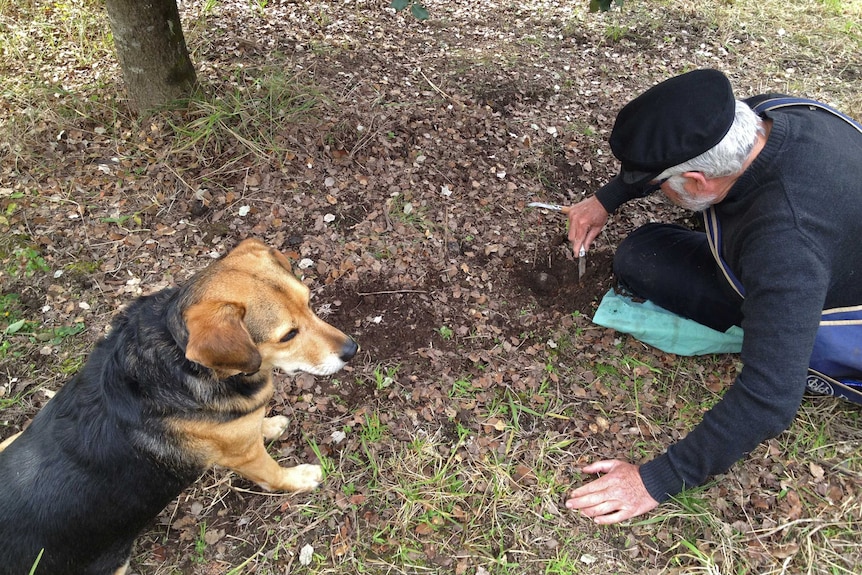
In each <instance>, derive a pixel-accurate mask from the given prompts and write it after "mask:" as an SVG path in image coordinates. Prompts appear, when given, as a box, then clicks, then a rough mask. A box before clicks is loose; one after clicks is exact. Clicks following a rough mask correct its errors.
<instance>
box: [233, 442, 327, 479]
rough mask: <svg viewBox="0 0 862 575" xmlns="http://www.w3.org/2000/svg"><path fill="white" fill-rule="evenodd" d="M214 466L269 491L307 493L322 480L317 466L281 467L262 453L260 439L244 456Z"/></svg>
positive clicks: (264, 452) (304, 464)
mask: <svg viewBox="0 0 862 575" xmlns="http://www.w3.org/2000/svg"><path fill="white" fill-rule="evenodd" d="M217 463H218V464H219V465H224V466H225V467H227V468H229V469H232V470H234V471H236V472H237V473H239V474H240V475H242V476H243V477H245V478H246V479H250V480H252V481H254V482H255V483H257V484H258V485H260V486H261V487H263V488H264V489H267V490H270V491H311V490H312V489H315V488H316V487H317V486H318V485H320V482H321V481H323V470H322V469H321V467H320V466H319V465H309V464H307V463H303V464H301V465H297V466H295V467H281V466H280V465H279V464H278V463H276V461H275V460H274V459H273V458H272V457H270V455H269V453H267V452H266V449H265V448H264V446H263V442H262V441H260V440H258V443H257V444H256V446H255V447H252V448H251V453H248V454H246V456H245V457H241V458H230V459H228V460H225V461H219V462H217Z"/></svg>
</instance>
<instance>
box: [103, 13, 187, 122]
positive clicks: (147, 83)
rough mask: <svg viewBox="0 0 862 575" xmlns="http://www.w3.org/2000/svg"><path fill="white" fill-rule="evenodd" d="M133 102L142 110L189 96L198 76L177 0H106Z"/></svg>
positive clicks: (125, 78)
mask: <svg viewBox="0 0 862 575" xmlns="http://www.w3.org/2000/svg"><path fill="white" fill-rule="evenodd" d="M105 4H106V6H107V9H108V18H109V20H110V22H111V31H112V32H113V33H114V45H115V47H116V49H117V57H118V59H119V61H120V67H121V68H122V70H123V79H124V80H125V83H126V90H127V91H128V94H129V98H130V100H131V104H132V107H133V108H135V109H136V110H137V111H138V112H140V113H142V114H146V113H148V112H150V111H152V110H154V109H156V108H159V107H161V106H164V105H166V104H169V103H171V102H173V101H175V100H179V99H183V98H187V97H189V96H191V95H192V93H193V92H194V90H195V88H196V86H197V77H196V75H195V69H194V66H193V65H192V61H191V58H190V57H189V51H188V49H187V48H186V40H185V38H184V37H183V29H182V25H181V22H180V13H179V10H178V9H177V2H176V0H106V2H105Z"/></svg>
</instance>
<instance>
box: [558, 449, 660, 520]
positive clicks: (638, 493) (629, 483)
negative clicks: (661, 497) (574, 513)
mask: <svg viewBox="0 0 862 575" xmlns="http://www.w3.org/2000/svg"><path fill="white" fill-rule="evenodd" d="M638 469H639V468H638V466H637V465H632V464H631V463H627V462H625V461H619V460H605V461H597V462H595V463H592V464H590V465H587V466H586V467H584V468H583V470H582V471H583V472H584V473H604V474H605V475H603V476H602V477H600V478H598V479H596V480H595V481H591V482H590V483H587V484H586V485H584V486H583V487H579V488H577V489H575V490H574V491H572V493H571V494H570V495H569V499H568V500H567V501H566V507H568V508H569V509H578V510H580V512H581V513H583V514H584V515H586V516H587V517H590V518H592V520H593V521H595V522H596V523H598V524H599V525H610V524H612V523H619V522H620V521H625V520H626V519H631V518H632V517H637V516H638V515H643V514H644V513H646V512H647V511H651V510H653V509H655V508H656V507H658V501H656V500H655V499H653V498H652V496H651V495H650V494H649V492H648V491H647V490H646V487H644V484H643V481H642V480H641V475H640V472H639V470H638Z"/></svg>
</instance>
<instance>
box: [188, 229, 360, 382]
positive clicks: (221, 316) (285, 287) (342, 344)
mask: <svg viewBox="0 0 862 575" xmlns="http://www.w3.org/2000/svg"><path fill="white" fill-rule="evenodd" d="M185 289H186V290H188V291H187V297H186V298H184V301H187V302H189V303H188V305H187V306H186V307H185V309H183V310H182V314H183V319H184V321H185V326H186V329H187V331H188V343H187V345H186V357H187V358H188V359H189V360H191V361H194V362H196V363H199V364H201V365H204V366H206V367H209V368H210V369H212V370H214V371H215V372H216V373H217V374H218V375H219V377H229V376H232V375H237V374H240V373H254V372H257V371H260V370H271V369H272V368H276V367H277V368H279V369H281V370H283V371H285V372H287V373H296V372H300V371H302V372H307V373H311V374H314V375H328V374H331V373H335V372H336V371H338V370H339V369H341V368H342V367H344V364H345V363H346V362H347V361H349V360H350V359H351V358H352V357H353V356H354V355H355V354H356V351H357V349H358V348H357V345H356V342H354V341H353V339H352V338H350V337H349V336H347V335H345V334H344V333H342V332H341V331H340V330H338V329H336V328H334V327H333V326H331V325H329V324H328V323H326V322H325V321H323V320H322V319H320V318H319V317H317V316H316V315H315V314H314V312H313V311H312V310H311V308H310V307H309V293H310V292H309V289H308V288H307V287H306V286H305V285H304V284H303V283H302V282H300V281H299V280H298V279H296V277H295V276H294V275H293V272H292V270H291V266H290V261H289V260H288V259H287V258H286V257H285V256H284V255H283V254H282V253H281V252H279V251H278V250H275V249H271V248H269V247H267V246H266V245H264V244H263V243H262V242H260V241H259V240H254V239H249V240H245V241H243V242H242V243H240V244H239V245H238V246H237V247H236V248H235V249H233V250H232V251H231V252H230V253H228V254H227V255H226V256H225V257H224V258H222V259H221V260H219V261H217V262H215V263H214V264H212V265H211V266H210V267H208V268H206V269H205V270H203V271H202V272H200V273H199V274H197V275H196V276H194V278H192V280H191V281H190V283H189V284H188V285H187V286H186V288H185Z"/></svg>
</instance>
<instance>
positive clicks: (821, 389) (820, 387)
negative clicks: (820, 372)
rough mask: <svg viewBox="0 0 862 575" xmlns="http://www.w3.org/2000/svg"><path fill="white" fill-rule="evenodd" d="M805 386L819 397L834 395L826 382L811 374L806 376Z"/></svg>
mask: <svg viewBox="0 0 862 575" xmlns="http://www.w3.org/2000/svg"><path fill="white" fill-rule="evenodd" d="M805 386H806V387H807V388H808V390H809V391H811V392H813V393H819V394H821V395H835V393H834V392H833V391H832V386H831V385H830V384H829V382H828V381H826V380H825V379H823V378H822V377H819V376H816V375H814V374H811V373H809V374H808V379H807V380H806V381H805Z"/></svg>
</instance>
